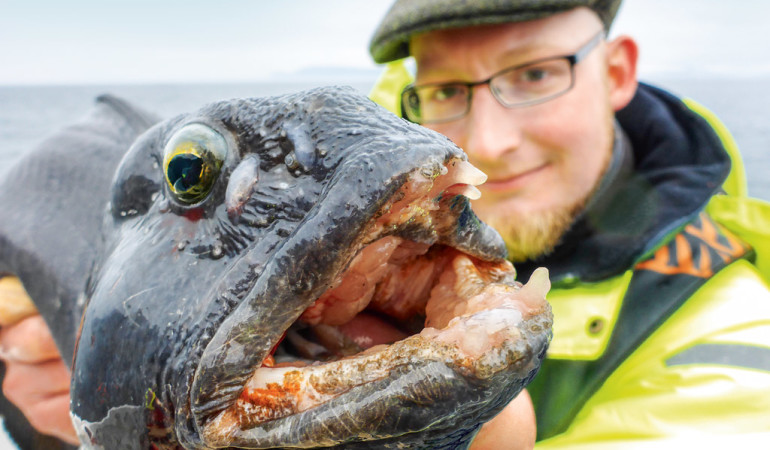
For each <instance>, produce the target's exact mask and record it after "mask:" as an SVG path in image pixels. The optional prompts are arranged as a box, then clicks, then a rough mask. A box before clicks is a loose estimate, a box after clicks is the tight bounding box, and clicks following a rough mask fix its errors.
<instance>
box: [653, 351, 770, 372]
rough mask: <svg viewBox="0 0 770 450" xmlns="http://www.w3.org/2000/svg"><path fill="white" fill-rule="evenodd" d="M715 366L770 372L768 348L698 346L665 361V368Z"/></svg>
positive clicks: (769, 352)
mask: <svg viewBox="0 0 770 450" xmlns="http://www.w3.org/2000/svg"><path fill="white" fill-rule="evenodd" d="M685 364H716V365H720V366H734V367H742V368H746V369H757V370H764V371H767V372H770V348H765V347H756V346H752V345H740V344H700V345H696V346H694V347H690V348H688V349H687V350H684V351H682V352H680V353H678V354H677V355H674V356H672V357H671V358H669V359H667V360H666V365H667V366H681V365H685Z"/></svg>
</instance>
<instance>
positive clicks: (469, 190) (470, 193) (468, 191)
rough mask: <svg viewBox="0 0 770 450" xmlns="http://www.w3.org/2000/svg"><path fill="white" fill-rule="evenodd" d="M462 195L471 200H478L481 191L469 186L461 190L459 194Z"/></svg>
mask: <svg viewBox="0 0 770 450" xmlns="http://www.w3.org/2000/svg"><path fill="white" fill-rule="evenodd" d="M460 193H461V194H462V195H464V196H466V197H468V198H469V199H471V200H478V199H480V198H481V191H480V190H478V189H477V188H476V186H471V185H470V184H469V185H467V186H466V187H465V189H463V191H462V192H460Z"/></svg>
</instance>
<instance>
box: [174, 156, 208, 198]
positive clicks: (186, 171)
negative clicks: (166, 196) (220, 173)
mask: <svg viewBox="0 0 770 450" xmlns="http://www.w3.org/2000/svg"><path fill="white" fill-rule="evenodd" d="M202 172H203V159H201V158H200V157H199V156H197V155H192V154H185V155H176V156H174V157H173V158H172V159H171V161H169V163H168V170H167V174H168V180H169V182H170V183H171V185H172V186H174V189H175V190H176V191H177V192H186V191H189V190H190V189H191V188H193V187H195V186H197V185H198V184H199V183H200V181H201V173H202Z"/></svg>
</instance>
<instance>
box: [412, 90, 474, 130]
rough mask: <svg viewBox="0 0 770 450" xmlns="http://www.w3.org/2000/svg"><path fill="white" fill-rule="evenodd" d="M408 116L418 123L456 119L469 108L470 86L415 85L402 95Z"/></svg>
mask: <svg viewBox="0 0 770 450" xmlns="http://www.w3.org/2000/svg"><path fill="white" fill-rule="evenodd" d="M401 103H402V106H403V108H404V114H405V115H406V118H407V119H409V120H410V121H412V122H416V123H434V122H443V121H446V120H452V119H456V118H458V117H461V116H463V115H464V114H465V111H466V109H467V108H468V87H467V86H465V85H462V84H440V85H429V86H416V87H415V86H413V87H410V88H407V89H406V90H405V91H404V93H403V95H402V102H401Z"/></svg>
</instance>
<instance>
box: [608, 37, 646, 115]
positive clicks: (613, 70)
mask: <svg viewBox="0 0 770 450" xmlns="http://www.w3.org/2000/svg"><path fill="white" fill-rule="evenodd" d="M638 57H639V48H638V47H637V46H636V42H635V41H634V40H633V39H632V38H631V37H629V36H618V37H616V38H615V39H613V40H612V41H610V42H608V43H607V74H608V79H609V89H610V104H611V105H612V109H613V110H614V111H618V110H620V109H622V108H624V107H625V106H626V105H628V103H629V102H630V101H631V99H632V98H633V97H634V94H635V93H636V87H637V84H638V82H637V80H636V62H637V60H638Z"/></svg>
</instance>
